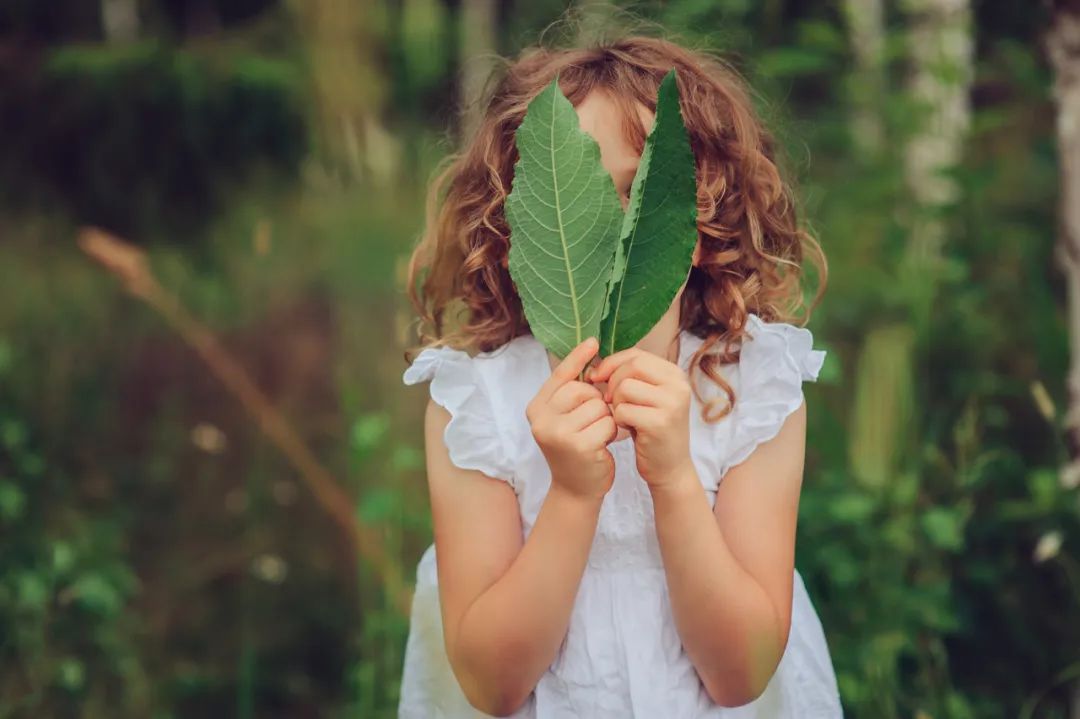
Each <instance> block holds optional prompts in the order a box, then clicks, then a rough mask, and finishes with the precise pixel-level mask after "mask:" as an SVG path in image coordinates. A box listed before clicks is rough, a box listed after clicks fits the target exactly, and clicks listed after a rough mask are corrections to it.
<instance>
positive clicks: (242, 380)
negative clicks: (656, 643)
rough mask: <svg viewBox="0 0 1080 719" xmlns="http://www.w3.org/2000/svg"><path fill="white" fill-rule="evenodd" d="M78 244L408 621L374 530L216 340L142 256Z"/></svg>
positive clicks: (406, 593)
mask: <svg viewBox="0 0 1080 719" xmlns="http://www.w3.org/2000/svg"><path fill="white" fill-rule="evenodd" d="M78 244H79V247H80V249H82V251H83V252H85V253H86V254H87V255H88V256H89V257H90V258H91V259H93V260H95V261H96V262H97V263H98V264H100V265H101V266H102V267H104V268H105V269H106V270H108V271H109V272H110V273H112V274H113V275H114V276H116V277H117V278H118V279H119V280H120V281H121V283H122V284H123V285H124V287H125V289H127V291H128V292H130V293H131V294H132V295H134V296H135V297H137V298H138V299H140V300H142V301H143V302H145V303H146V304H148V305H149V306H150V307H152V308H153V309H154V310H156V311H157V312H158V314H160V315H161V316H162V317H163V318H164V319H165V321H166V323H167V324H168V325H169V326H170V327H172V328H173V329H174V330H175V331H176V332H177V333H178V334H179V335H180V336H181V338H183V340H184V341H185V342H187V344H189V345H190V346H191V347H192V348H193V349H194V350H195V352H196V353H197V354H198V355H199V357H200V358H201V359H202V360H203V362H205V363H206V365H207V366H208V367H209V368H210V371H211V372H212V373H213V374H214V375H215V376H216V377H217V378H218V379H219V380H220V381H221V383H222V384H224V385H225V389H226V390H228V391H229V393H230V394H232V395H233V396H234V397H236V399H238V400H239V401H240V403H241V404H242V405H243V406H244V409H246V410H247V412H248V414H250V415H251V417H252V418H253V419H254V420H255V422H256V423H257V424H258V426H259V429H260V430H262V432H263V433H264V434H265V435H266V436H267V437H268V438H269V439H270V441H271V442H273V443H274V444H275V445H276V446H277V448H278V449H279V450H280V451H281V453H282V454H284V455H285V457H286V459H288V460H289V462H290V463H291V464H292V466H293V468H294V469H296V471H297V472H298V473H299V475H300V478H301V479H302V480H303V482H304V484H306V485H307V487H308V489H310V490H311V492H312V494H313V495H315V499H316V501H317V502H318V503H319V504H320V505H321V506H322V508H323V509H324V510H325V511H326V512H327V513H328V514H329V515H330V516H331V517H332V518H333V519H334V521H335V522H337V524H338V525H339V526H340V527H341V529H342V530H343V531H344V532H345V534H346V535H348V537H349V539H350V541H351V543H352V546H353V547H355V548H356V551H357V553H358V554H359V556H360V558H362V559H363V560H365V561H367V562H368V563H370V564H371V566H372V567H374V568H375V571H376V573H377V574H378V576H379V578H380V580H381V582H382V585H383V587H384V588H385V590H386V592H387V594H388V595H389V598H390V601H391V604H392V605H393V606H394V607H395V608H396V609H397V610H398V611H399V612H400V613H401V614H402V615H403V616H408V615H409V608H410V605H411V602H412V589H411V587H409V586H407V585H406V583H405V581H404V580H403V578H402V574H401V571H400V569H399V568H398V565H397V564H396V563H395V562H394V561H393V560H392V559H391V557H390V556H389V554H388V553H387V551H386V549H385V547H384V546H383V544H382V541H381V540H380V538H379V534H378V531H377V530H375V529H374V528H372V527H369V526H367V525H366V524H364V523H362V522H361V521H360V520H359V519H358V518H357V517H356V515H355V513H354V512H353V509H352V507H353V502H352V498H351V497H350V496H349V495H348V494H347V493H346V492H345V491H344V490H343V489H342V488H341V485H340V484H339V483H338V482H337V480H336V479H335V478H334V476H333V475H332V474H330V472H329V471H327V470H326V468H324V467H323V466H322V464H321V463H320V462H319V460H318V459H317V458H316V457H315V455H314V454H313V453H312V451H311V450H310V449H309V448H308V446H307V445H306V444H305V443H304V441H303V440H302V439H300V436H299V435H298V434H297V433H296V431H295V430H294V429H293V428H292V426H291V425H290V424H289V423H288V421H287V420H286V419H285V417H284V416H283V415H282V414H281V412H279V411H278V410H277V408H276V407H274V405H273V404H272V403H271V402H270V400H269V398H267V396H266V395H265V394H264V393H263V392H262V390H260V389H259V388H258V387H257V386H256V385H255V383H254V382H252V380H251V378H250V377H249V376H248V374H247V373H246V372H245V371H244V369H243V367H241V365H240V363H239V362H237V360H236V359H235V358H234V357H233V356H232V355H231V354H229V352H228V350H226V349H225V348H224V347H223V346H222V345H221V343H220V342H219V341H218V340H217V337H215V336H214V334H213V333H212V332H211V331H210V330H209V329H208V328H207V327H205V326H204V325H203V324H202V323H200V322H199V321H198V320H197V319H195V318H194V317H193V316H192V315H191V313H189V312H188V311H187V310H186V309H185V308H184V307H183V305H181V304H180V302H179V300H178V299H177V298H176V297H175V296H173V295H172V294H170V293H169V292H168V291H166V290H165V289H164V288H163V287H162V286H161V285H160V283H158V281H157V279H156V278H155V277H154V274H153V272H152V271H151V269H150V264H149V262H147V259H146V254H145V253H144V252H143V251H142V250H140V249H139V248H137V247H134V246H133V245H131V244H129V243H127V242H124V241H123V240H121V239H119V238H117V237H115V236H113V235H111V234H110V233H108V232H105V231H104V230H101V229H98V228H92V227H91V228H84V229H82V230H81V231H80V233H79V236H78Z"/></svg>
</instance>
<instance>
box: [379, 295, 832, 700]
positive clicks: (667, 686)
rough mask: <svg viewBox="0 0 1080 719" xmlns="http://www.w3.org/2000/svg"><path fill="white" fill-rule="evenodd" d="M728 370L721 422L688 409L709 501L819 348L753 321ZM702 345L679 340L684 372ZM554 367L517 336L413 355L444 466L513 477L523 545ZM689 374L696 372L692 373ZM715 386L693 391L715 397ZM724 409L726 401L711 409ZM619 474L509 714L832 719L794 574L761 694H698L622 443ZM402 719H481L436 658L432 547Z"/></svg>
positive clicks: (439, 647) (828, 674) (798, 332)
mask: <svg viewBox="0 0 1080 719" xmlns="http://www.w3.org/2000/svg"><path fill="white" fill-rule="evenodd" d="M747 331H748V334H749V336H748V337H747V338H746V339H745V340H744V341H743V349H742V355H741V358H740V360H739V362H738V363H732V364H729V365H725V366H723V367H722V369H721V371H722V373H723V374H724V376H725V378H726V379H727V381H728V382H729V383H730V384H731V385H732V387H733V389H734V390H735V393H736V403H735V408H734V410H733V412H732V413H731V414H729V415H728V416H727V417H725V418H724V419H722V420H721V421H719V422H717V423H712V424H707V423H705V422H704V420H703V419H702V418H701V415H700V405H699V404H698V401H697V399H696V398H695V399H694V400H692V405H691V410H690V415H691V417H690V422H691V425H690V426H691V440H690V444H691V455H692V460H693V462H694V464H695V467H696V469H697V471H698V474H699V476H700V478H701V483H702V484H703V485H704V488H705V492H706V494H707V496H708V498H709V503H710V504H712V503H714V502H715V500H716V488H717V485H718V484H719V481H720V479H721V478H722V477H723V476H724V473H725V472H726V471H727V470H728V469H729V468H730V467H733V466H735V465H737V464H739V463H740V462H742V461H743V460H745V459H746V458H747V457H748V456H750V453H751V452H752V451H753V450H754V448H755V447H756V446H757V445H758V444H760V443H761V442H764V441H766V440H768V439H771V438H772V437H774V436H775V435H776V434H777V433H778V432H779V430H780V426H781V425H782V424H783V422H784V419H785V418H786V417H787V416H788V415H789V414H790V413H791V412H793V411H794V410H795V409H797V408H798V407H799V405H800V404H801V403H802V399H803V393H802V382H803V381H804V380H814V379H816V378H817V374H818V371H819V370H820V368H821V364H822V362H823V361H824V358H825V353H824V352H823V351H821V350H814V349H812V337H811V334H810V331H809V330H807V329H804V328H800V327H795V326H793V325H789V324H784V323H778V322H777V323H766V322H763V321H762V320H761V319H760V318H758V317H757V316H755V315H753V314H751V315H750V317H749V321H748V325H747ZM701 343H702V339H701V338H699V337H696V336H694V335H692V334H690V333H689V332H686V331H683V332H682V333H681V335H680V342H679V344H680V347H679V364H680V366H681V367H683V368H684V369H686V368H687V367H688V366H689V360H690V358H691V356H692V355H693V353H694V351H695V350H696V349H697V348H698V347H699V346H700V345H701ZM550 373H551V369H550V365H549V363H548V358H547V353H546V351H545V350H544V348H543V346H542V345H541V344H540V343H539V342H538V341H537V340H536V339H534V338H533V337H532V336H530V335H524V336H521V337H517V338H515V339H514V340H512V341H510V342H508V343H507V344H505V345H503V346H502V347H500V348H499V349H497V350H494V351H492V352H486V353H482V354H480V355H477V356H476V357H470V356H469V355H468V354H466V353H464V352H461V351H459V350H454V349H450V348H445V347H440V348H428V349H425V350H423V351H422V352H421V353H420V354H419V355H418V356H417V357H416V359H415V360H414V362H413V363H412V365H411V366H410V367H409V368H408V369H407V370H406V371H405V375H404V381H405V383H406V384H415V383H418V382H422V381H425V380H431V386H430V391H431V396H432V398H433V399H434V401H435V402H437V403H438V404H440V405H442V406H443V407H445V408H446V409H447V410H448V411H449V412H450V414H451V420H450V422H449V424H448V425H447V427H446V431H445V435H444V439H445V442H446V446H447V448H448V451H449V454H450V459H451V461H452V462H453V463H454V464H456V465H457V466H459V467H463V468H468V469H478V470H480V471H482V472H484V473H486V474H488V475H490V476H492V477H495V478H498V479H501V480H504V481H506V482H508V483H509V484H510V485H511V486H512V487H513V489H514V492H515V494H516V495H517V499H518V506H519V509H520V515H521V523H522V526H523V529H524V536H525V537H528V536H529V533H530V531H531V530H532V527H533V523H534V522H535V520H536V517H537V514H538V513H539V511H540V506H541V504H542V503H543V501H544V496H545V494H546V493H547V491H548V487H549V486H550V481H551V475H550V471H549V469H548V466H547V463H546V462H545V460H544V458H543V455H542V454H541V453H540V449H539V447H538V446H537V445H536V443H535V441H534V440H533V438H532V434H531V432H530V428H529V424H528V422H527V420H526V418H525V406H526V405H527V404H528V402H529V400H531V399H532V397H533V396H534V395H535V394H536V391H537V390H538V389H539V387H540V385H541V384H542V383H543V382H544V381H545V380H546V379H547V378H548V377H549V376H550ZM700 376H701V374H700V373H695V377H700ZM719 392H720V390H719V389H718V388H717V387H716V385H715V384H714V383H711V382H708V383H707V386H702V394H703V395H704V396H705V397H706V398H709V397H710V396H722V395H720V394H718V393H719ZM721 401H723V400H721ZM611 451H612V454H613V455H614V457H615V467H616V469H615V481H614V485H613V486H612V488H611V490H610V491H609V492H608V494H607V495H606V496H605V498H604V501H603V504H602V506H601V510H600V517H599V522H598V525H597V530H596V535H595V539H594V541H593V545H592V548H591V550H590V554H589V560H588V566H587V567H586V569H585V572H584V575H583V576H582V578H581V584H580V586H579V589H578V593H577V597H576V599H575V602H574V606H573V610H572V613H571V617H570V625H569V629H568V631H567V634H566V636H565V637H564V639H563V642H562V644H561V646H560V648H559V651H558V654H557V656H556V657H555V660H554V661H553V662H552V664H551V666H550V667H549V668H548V669H547V671H546V672H545V673H544V675H543V676H542V677H541V678H540V681H539V683H538V684H537V685H536V688H535V689H534V691H533V692H532V693H531V694H530V696H529V698H528V700H527V701H526V703H525V704H524V705H523V706H522V707H521V708H520V709H519V710H518V711H517V712H516V713H514V714H513V715H512V716H513V717H515V718H516V719H572V718H573V719H630V718H636V719H668V718H670V719H834V718H835V717H840V716H842V713H841V708H840V700H839V695H838V692H837V687H836V678H835V675H834V673H833V667H832V662H831V661H830V658H829V651H828V647H827V645H826V642H825V634H824V632H823V631H822V627H821V623H820V621H819V619H818V617H817V614H816V612H815V611H814V608H813V605H812V604H811V603H810V598H809V597H808V596H807V593H806V588H805V587H804V586H803V582H802V579H801V577H799V574H798V572H796V573H795V582H794V593H793V606H792V616H791V632H790V636H789V639H788V643H787V648H786V650H785V652H784V656H783V659H782V660H781V662H780V665H779V667H778V668H777V670H776V673H775V674H774V676H773V677H772V679H771V680H770V682H769V685H768V687H767V688H766V690H765V692H764V693H763V694H762V695H761V696H760V697H758V698H757V699H756V700H754V701H753V702H751V703H749V704H746V705H744V706H741V707H737V708H725V707H721V706H718V705H716V704H714V703H713V702H712V701H711V700H710V699H709V697H708V694H707V693H706V691H705V689H704V687H703V685H702V684H701V681H700V679H699V678H698V676H697V674H696V672H695V670H694V667H693V665H692V664H691V662H690V660H689V658H688V657H687V655H686V653H685V651H684V650H683V647H682V642H681V640H680V637H679V634H678V632H677V631H676V627H675V621H674V617H673V615H672V612H671V605H670V603H669V598H668V589H667V583H666V579H665V575H664V568H663V564H662V561H661V555H660V546H659V543H658V541H657V537H656V530H655V525H654V516H653V506H652V497H651V495H650V494H649V491H648V488H647V487H646V485H645V482H644V480H643V479H642V478H641V475H640V474H639V473H638V472H637V468H636V465H635V461H634V447H633V439H632V438H627V439H624V440H620V441H618V442H615V443H613V444H612V445H611ZM398 712H399V714H398V716H399V717H400V718H401V719H463V718H465V717H470V718H473V717H487V716H488V715H487V714H484V713H482V712H479V711H477V710H476V709H474V708H473V707H471V706H470V704H469V703H468V701H467V700H466V699H465V696H464V694H463V693H462V691H461V688H460V686H459V685H458V683H457V680H456V679H455V677H454V675H453V672H452V670H451V668H450V665H449V662H448V660H447V657H446V652H445V647H444V644H443V636H442V622H441V615H440V611H439V597H438V584H437V573H436V563H435V547H434V545H431V546H429V547H428V548H427V550H426V551H425V552H424V554H423V557H422V558H421V559H420V562H419V566H418V567H417V573H416V593H415V595H414V600H413V606H412V616H411V624H410V629H409V636H408V641H407V643H406V649H405V659H404V667H403V673H402V680H401V699H400V704H399V706H398Z"/></svg>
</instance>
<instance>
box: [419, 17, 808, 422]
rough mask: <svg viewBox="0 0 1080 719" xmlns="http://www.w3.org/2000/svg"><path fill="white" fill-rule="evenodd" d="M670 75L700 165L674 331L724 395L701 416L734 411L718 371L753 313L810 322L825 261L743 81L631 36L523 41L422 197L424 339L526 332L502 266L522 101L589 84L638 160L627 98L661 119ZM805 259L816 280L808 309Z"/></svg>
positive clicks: (447, 341) (637, 128)
mask: <svg viewBox="0 0 1080 719" xmlns="http://www.w3.org/2000/svg"><path fill="white" fill-rule="evenodd" d="M673 67H674V68H676V70H677V73H676V74H677V80H678V88H679V95H680V103H681V108H682V114H683V119H684V122H685V124H686V128H687V130H688V132H689V136H690V144H691V147H692V149H693V152H694V155H695V162H696V167H697V184H698V191H697V202H698V221H697V226H698V236H699V242H700V243H701V259H700V262H699V264H698V266H696V267H694V268H692V270H691V272H690V277H689V279H688V280H687V284H686V287H685V289H684V291H683V295H682V299H681V306H680V310H681V312H680V315H681V317H680V324H681V327H682V329H685V330H688V331H690V332H691V333H693V334H695V335H697V336H698V337H701V338H703V339H704V340H705V341H704V342H703V343H702V345H701V347H700V348H699V350H698V351H697V352H696V353H695V354H694V357H693V358H692V360H691V370H693V369H694V368H698V369H699V370H700V371H701V372H703V373H704V374H705V375H706V376H707V377H709V378H711V379H712V380H713V381H715V382H716V383H717V384H718V385H719V387H720V388H721V389H722V390H723V392H724V393H725V394H726V396H727V399H728V402H727V403H726V405H725V406H724V407H722V408H719V409H717V408H716V407H715V406H713V405H714V404H715V403H713V402H709V403H705V406H704V409H703V416H704V417H705V419H706V421H716V420H718V419H720V418H722V417H724V416H725V415H727V414H728V413H729V412H730V411H731V409H732V407H733V406H734V402H735V393H734V391H733V390H732V388H731V386H730V385H729V384H728V383H727V382H726V381H725V380H724V378H723V376H722V375H721V373H720V371H719V369H720V367H721V366H722V365H724V364H726V363H729V362H735V361H737V360H738V357H739V349H740V346H741V341H740V340H741V338H742V337H743V335H744V328H745V326H746V321H747V314H748V313H750V312H753V313H755V314H757V315H758V316H760V317H761V318H762V319H763V320H765V321H784V322H792V321H795V320H796V318H797V317H798V316H799V314H800V312H803V313H804V314H803V316H802V317H801V318H800V319H799V324H805V322H806V321H807V320H808V319H809V315H810V311H811V310H812V308H813V307H814V306H815V305H816V304H817V302H818V300H819V299H820V296H821V293H822V292H823V290H824V285H825V279H826V273H827V266H826V262H825V256H824V253H823V252H822V250H821V247H820V245H819V244H818V243H817V241H816V240H815V239H814V238H813V237H811V236H810V235H809V234H808V233H807V232H806V231H805V230H803V229H802V228H801V227H800V225H799V222H798V218H797V216H796V205H795V202H794V198H793V194H792V192H791V188H790V186H789V185H788V184H787V183H786V182H785V181H784V180H783V178H782V177H781V174H780V171H779V169H778V167H777V164H776V161H775V160H774V140H773V138H772V136H771V135H770V134H769V133H768V132H767V131H766V130H765V128H764V127H763V126H762V124H761V122H760V121H759V119H758V117H757V115H756V114H755V112H754V109H753V104H752V102H751V99H750V96H749V93H748V91H747V89H746V86H745V85H744V84H743V82H742V81H741V80H740V78H739V77H738V75H737V73H736V72H735V71H733V70H732V69H731V68H730V67H729V66H728V65H727V64H726V63H724V62H723V61H722V60H720V59H718V58H716V57H714V56H712V55H710V54H709V53H707V52H704V51H698V50H691V49H688V48H686V47H683V46H682V45H679V44H676V43H675V42H672V41H670V40H666V39H661V38H654V37H647V36H642V35H628V36H624V37H621V38H618V39H614V40H608V41H604V42H600V43H597V44H595V45H593V46H590V47H570V48H547V47H531V48H528V49H526V50H524V51H523V52H522V53H521V54H520V56H519V57H518V58H517V59H516V60H514V61H513V62H510V63H509V64H508V65H507V66H506V68H505V72H504V73H503V74H502V77H501V78H500V79H499V81H498V82H497V84H496V86H495V88H494V91H493V93H492V94H491V96H490V100H489V101H488V104H487V106H486V110H485V112H484V114H483V116H482V118H481V119H480V120H479V123H478V126H477V128H476V130H475V133H474V134H473V136H472V138H471V140H469V141H468V142H467V143H466V145H465V147H464V149H463V151H461V152H459V153H457V154H454V155H451V156H450V157H449V158H448V164H447V165H446V166H445V167H444V168H443V169H442V170H441V171H440V172H438V173H437V175H436V177H435V179H434V181H433V182H432V184H431V187H430V189H429V192H428V199H427V207H426V219H427V224H426V228H425V231H424V234H423V236H422V238H421V240H420V243H419V245H418V246H417V247H416V249H415V250H414V252H413V254H412V257H411V258H410V261H409V268H408V283H409V297H410V299H411V300H412V303H413V305H414V307H415V308H416V310H417V312H418V313H419V315H420V320H421V323H420V331H419V334H420V339H421V343H422V344H423V345H432V344H440V345H450V346H454V347H458V348H461V349H465V350H469V351H489V350H493V349H495V348H497V347H499V346H501V345H503V344H505V343H506V342H509V341H510V340H512V339H513V338H515V337H517V336H519V335H521V334H526V333H528V332H529V327H528V324H527V322H526V320H525V317H524V314H523V312H522V309H521V302H520V299H519V298H518V295H517V292H516V290H515V288H514V284H513V282H512V281H511V278H510V273H509V270H508V269H507V253H508V250H509V246H510V244H509V243H510V229H509V226H508V224H507V221H506V217H505V215H504V213H503V203H504V201H505V200H506V196H507V194H508V193H509V192H510V188H511V181H512V179H513V168H514V162H515V161H516V160H517V149H516V147H515V144H514V132H515V130H516V129H517V127H518V125H519V124H520V123H521V120H522V118H523V117H524V115H525V110H526V108H527V106H528V104H529V101H530V100H532V99H533V97H534V96H535V95H536V94H537V93H539V92H540V91H541V90H542V89H543V88H544V87H545V86H547V85H548V84H549V83H550V82H551V81H552V79H553V78H554V77H555V75H556V73H558V77H559V87H560V89H561V90H562V92H563V94H565V95H566V97H567V98H568V99H569V100H570V102H571V103H572V104H573V105H574V106H575V107H576V106H577V105H578V104H579V103H580V102H581V101H582V100H583V99H584V98H585V97H586V96H587V95H588V94H589V93H590V92H591V91H593V90H594V89H598V90H601V91H606V92H607V93H609V94H610V97H612V98H613V100H614V102H615V103H616V105H617V107H619V109H620V111H621V113H622V128H623V131H624V132H625V133H626V137H627V139H628V141H629V142H630V143H631V145H632V146H633V147H635V148H636V150H637V152H638V153H640V152H641V151H642V149H643V148H644V143H645V138H646V129H645V127H644V126H643V125H642V123H641V119H640V117H639V116H638V114H637V112H636V111H635V109H634V108H635V102H637V103H641V104H642V105H644V106H645V107H647V108H649V110H650V111H652V112H655V109H656V94H657V90H658V88H659V86H660V82H661V80H662V79H663V77H664V75H665V74H666V73H667V72H668V71H669V70H670V69H671V68H673ZM444 191H445V192H444ZM804 260H809V261H810V262H811V263H812V264H814V265H815V267H816V269H817V273H816V274H817V277H818V283H817V284H818V291H817V293H816V294H815V297H814V299H813V301H812V302H811V303H810V304H809V305H807V304H806V302H805V299H804V294H805V293H804V287H803V284H804V281H803V263H804ZM406 357H407V359H408V353H407V355H406ZM693 384H694V387H695V392H697V386H696V383H693ZM699 399H700V394H699Z"/></svg>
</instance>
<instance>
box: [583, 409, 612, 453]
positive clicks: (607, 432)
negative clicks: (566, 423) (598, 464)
mask: <svg viewBox="0 0 1080 719" xmlns="http://www.w3.org/2000/svg"><path fill="white" fill-rule="evenodd" d="M580 434H581V437H582V440H584V441H585V442H588V443H589V444H590V445H593V446H596V447H603V446H605V445H607V444H610V443H611V440H613V439H615V437H616V436H617V435H618V434H619V427H618V426H617V425H616V424H615V420H614V419H613V418H612V417H611V415H607V416H605V417H601V418H600V419H598V420H596V421H595V422H593V423H592V424H590V425H589V426H588V427H586V428H585V429H583V430H581V432H580Z"/></svg>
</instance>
